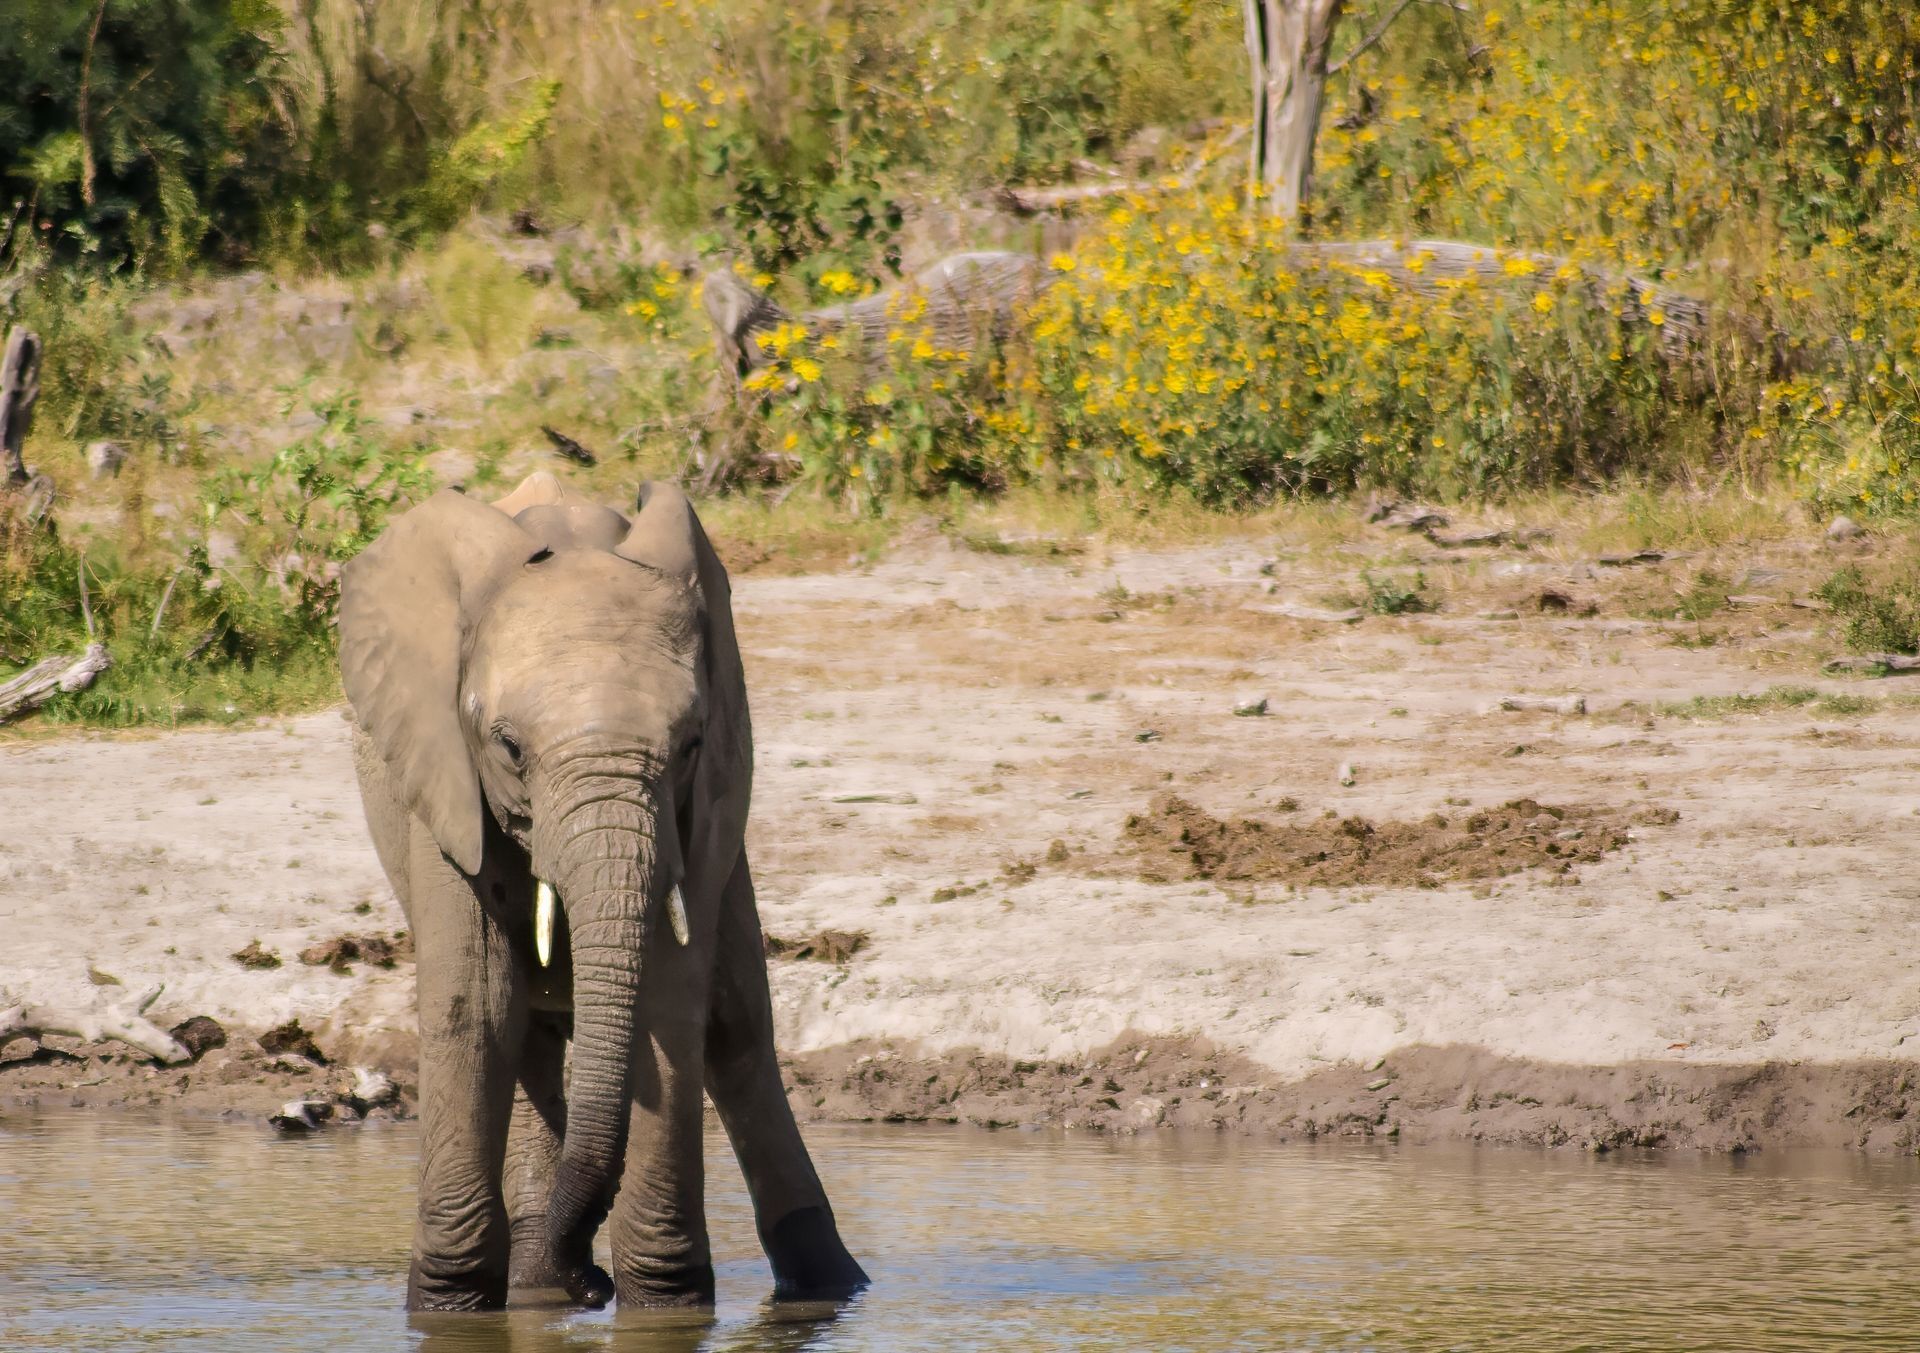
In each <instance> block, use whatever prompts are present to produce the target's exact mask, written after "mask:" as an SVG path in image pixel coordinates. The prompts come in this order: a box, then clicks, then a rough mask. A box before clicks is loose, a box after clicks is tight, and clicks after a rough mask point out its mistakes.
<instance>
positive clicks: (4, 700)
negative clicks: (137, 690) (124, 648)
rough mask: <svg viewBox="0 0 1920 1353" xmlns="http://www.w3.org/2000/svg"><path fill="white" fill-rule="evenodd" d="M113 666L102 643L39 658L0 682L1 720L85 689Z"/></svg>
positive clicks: (29, 712) (6, 719)
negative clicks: (72, 654)
mask: <svg viewBox="0 0 1920 1353" xmlns="http://www.w3.org/2000/svg"><path fill="white" fill-rule="evenodd" d="M111 666H113V656H112V655H111V654H110V653H108V652H107V650H106V646H105V645H104V644H88V645H87V647H86V651H85V652H83V653H81V654H80V655H79V656H77V657H68V656H67V655H65V654H62V653H56V654H54V656H52V657H51V658H42V659H41V660H40V661H39V662H37V663H35V664H34V665H33V666H31V667H29V668H28V669H27V670H26V671H24V672H22V673H21V674H20V675H19V676H17V677H15V678H14V679H13V680H11V681H9V682H6V683H5V684H4V685H0V723H6V722H7V721H8V720H10V719H17V718H19V717H20V716H21V715H22V714H31V713H32V712H33V711H34V710H36V709H38V708H40V706H42V705H44V704H46V703H47V701H49V700H51V699H53V697H54V696H56V695H61V694H67V695H70V694H72V693H73V692H74V691H84V690H85V689H86V688H87V687H89V686H91V685H92V684H93V679H94V678H95V677H97V676H99V675H100V674H101V673H102V672H104V671H106V670H107V669H108V668H109V667H111Z"/></svg>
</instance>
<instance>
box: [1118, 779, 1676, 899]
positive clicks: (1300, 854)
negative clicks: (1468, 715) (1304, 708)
mask: <svg viewBox="0 0 1920 1353" xmlns="http://www.w3.org/2000/svg"><path fill="white" fill-rule="evenodd" d="M1678 818H1679V814H1678V813H1675V812H1673V811H1671V810H1670V809H1660V808H1653V809H1641V810H1639V811H1637V812H1635V811H1628V810H1622V809H1618V808H1606V807H1573V808H1555V807H1550V806H1549V805H1547V804H1543V803H1538V802H1536V801H1535V800H1533V799H1514V800H1513V801H1511V802H1509V803H1503V804H1501V805H1500V806H1499V807H1498V808H1481V809H1473V810H1462V811H1461V812H1458V813H1430V814H1428V815H1427V816H1426V817H1424V818H1421V819H1420V820H1419V821H1417V822H1391V821H1388V822H1374V821H1371V820H1369V819H1367V818H1363V817H1340V816H1338V815H1337V814H1335V813H1332V812H1331V811H1329V812H1328V813H1327V814H1326V815H1325V816H1322V817H1319V818H1312V819H1308V820H1306V821H1303V822H1270V821H1263V820H1261V819H1258V818H1248V817H1243V818H1234V819H1231V820H1228V819H1225V818H1217V817H1214V816H1213V815H1212V814H1210V813H1208V812H1207V811H1206V810H1204V809H1202V808H1200V807H1199V806H1198V805H1196V804H1193V803H1190V802H1188V801H1187V800H1186V799H1183V798H1181V797H1179V796H1178V795H1176V794H1161V795H1158V796H1157V797H1155V799H1154V800H1153V802H1152V803H1151V804H1150V805H1149V806H1148V808H1147V811H1146V812H1144V813H1135V814H1133V815H1132V816H1130V817H1128V818H1127V824H1126V830H1125V833H1124V837H1125V840H1126V842H1127V844H1128V845H1129V846H1130V847H1132V849H1133V852H1134V856H1135V859H1136V860H1137V863H1138V869H1139V873H1140V876H1141V877H1142V878H1144V879H1146V880H1148V881H1149V882H1154V883H1168V882H1174V881H1176V880H1182V879H1210V880H1215V881H1219V882H1236V883H1295V884H1301V885H1310V886H1319V887H1342V886H1349V885H1356V884H1378V885H1383V886H1388V887H1420V888H1436V887H1439V886H1440V885H1441V884H1443V883H1453V882H1461V881H1466V880H1472V879H1488V878H1499V877H1501V876H1502V875H1505V874H1513V873H1518V872H1519V871H1521V870H1523V869H1534V868H1545V869H1549V870H1551V871H1552V872H1554V873H1557V874H1567V873H1570V872H1571V871H1572V870H1573V868H1574V866H1576V865H1581V864H1590V863H1592V862H1593V861H1595V860H1598V859H1600V858H1601V857H1602V856H1604V855H1605V854H1606V853H1607V852H1608V851H1611V850H1618V849H1619V848H1620V847H1621V846H1624V845H1626V844H1627V842H1628V841H1629V840H1631V839H1632V835H1631V828H1632V827H1633V826H1634V825H1635V824H1639V823H1651V824H1659V825H1665V824H1667V823H1671V822H1674V821H1677V820H1678Z"/></svg>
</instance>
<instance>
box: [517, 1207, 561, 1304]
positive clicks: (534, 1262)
mask: <svg viewBox="0 0 1920 1353" xmlns="http://www.w3.org/2000/svg"><path fill="white" fill-rule="evenodd" d="M512 1236H513V1244H512V1250H511V1254H512V1258H511V1259H510V1260H509V1262H508V1265H507V1304H508V1305H510V1306H534V1307H551V1306H571V1305H572V1304H573V1298H572V1297H571V1296H569V1295H568V1293H567V1288H566V1284H565V1283H563V1282H561V1281H560V1270H559V1269H557V1268H556V1267H554V1263H553V1258H552V1256H551V1255H549V1254H548V1252H547V1219H546V1217H545V1215H544V1214H543V1215H540V1216H528V1217H516V1218H514V1222H513V1230H512Z"/></svg>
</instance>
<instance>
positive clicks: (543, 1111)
mask: <svg viewBox="0 0 1920 1353" xmlns="http://www.w3.org/2000/svg"><path fill="white" fill-rule="evenodd" d="M571 1024H572V1016H570V1015H566V1014H562V1013H559V1012H557V1011H550V1010H536V1011H534V1012H532V1013H531V1014H530V1015H528V1017H527V1032H526V1037H525V1038H524V1039H523V1040H522V1042H521V1045H520V1079H519V1084H518V1086H517V1087H516V1088H515V1090H514V1095H513V1122H512V1126H511V1128H510V1129H509V1130H508V1133H507V1167H506V1178H505V1181H504V1184H505V1191H506V1196H507V1226H508V1230H509V1232H510V1233H511V1235H512V1238H513V1240H512V1244H513V1255H512V1260H511V1262H510V1264H509V1267H508V1276H507V1285H508V1287H509V1288H510V1289H511V1290H512V1293H513V1296H512V1300H514V1301H516V1302H519V1301H522V1300H526V1301H528V1302H530V1303H534V1304H541V1305H545V1304H549V1303H562V1302H564V1301H565V1300H566V1291H565V1289H564V1288H562V1287H561V1285H560V1278H559V1275H558V1274H556V1273H555V1272H554V1270H553V1263H552V1259H551V1256H550V1254H549V1252H548V1250H547V1199H548V1198H549V1197H550V1196H551V1195H552V1193H553V1170H554V1167H555V1166H556V1165H557V1164H559V1161H560V1147H561V1143H562V1141H563V1140H564V1138H565V1136H566V1131H567V1092H566V1078H565V1075H564V1068H565V1062H566V1055H567V1036H568V1031H569V1028H570V1026H571Z"/></svg>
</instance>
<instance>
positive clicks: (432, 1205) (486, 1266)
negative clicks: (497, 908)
mask: <svg viewBox="0 0 1920 1353" xmlns="http://www.w3.org/2000/svg"><path fill="white" fill-rule="evenodd" d="M409 852H410V854H409V871H410V879H409V881H410V883H411V885H412V889H411V890H412V903H413V905H412V909H411V916H412V921H413V930H414V938H415V944H416V951H417V953H418V955H419V969H418V979H417V986H418V999H419V1007H420V1120H421V1122H420V1210H419V1216H418V1219H417V1221H416V1223H415V1227H414V1237H413V1265H412V1268H411V1270H410V1271H409V1273H408V1276H407V1307H408V1309H410V1310H427V1311H432V1310H440V1311H449V1310H481V1309H486V1308H492V1307H499V1306H504V1305H505V1304H506V1299H507V1257H508V1229H507V1213H506V1207H505V1205H504V1202H503V1200H502V1197H501V1187H500V1184H501V1169H502V1165H503V1163H504V1158H505V1154H506V1144H507V1118H508V1113H509V1110H510V1107H511V1105H512V1101H513V1082H514V1062H515V1059H516V1055H517V1053H518V1050H519V1044H520V1039H521V1035H522V1033H523V1030H524V1025H525V1022H526V1017H525V1010H524V1003H523V1002H524V998H523V996H522V994H521V993H520V991H519V990H518V985H517V983H516V980H515V972H514V959H513V955H512V953H511V952H510V949H509V946H508V943H507V938H506V935H505V934H504V932H503V931H502V929H501V926H500V923H499V922H498V920H497V919H495V918H494V917H493V916H491V915H489V914H488V911H487V909H486V908H484V907H483V906H482V905H481V904H480V902H479V899H478V898H477V897H476V895H475V891H474V888H473V887H472V886H471V885H470V884H469V883H468V882H467V880H466V879H465V878H464V877H463V876H462V875H461V874H460V872H459V871H458V870H456V869H455V868H454V867H453V866H452V864H450V863H449V862H448V861H447V860H446V858H445V857H444V856H442V855H441V853H440V848H439V847H438V846H437V845H436V844H434V841H433V838H432V837H431V836H430V835H429V834H428V833H427V831H426V829H425V828H424V827H422V826H420V825H419V824H418V823H415V824H414V826H413V829H412V840H411V842H410V843H409Z"/></svg>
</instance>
